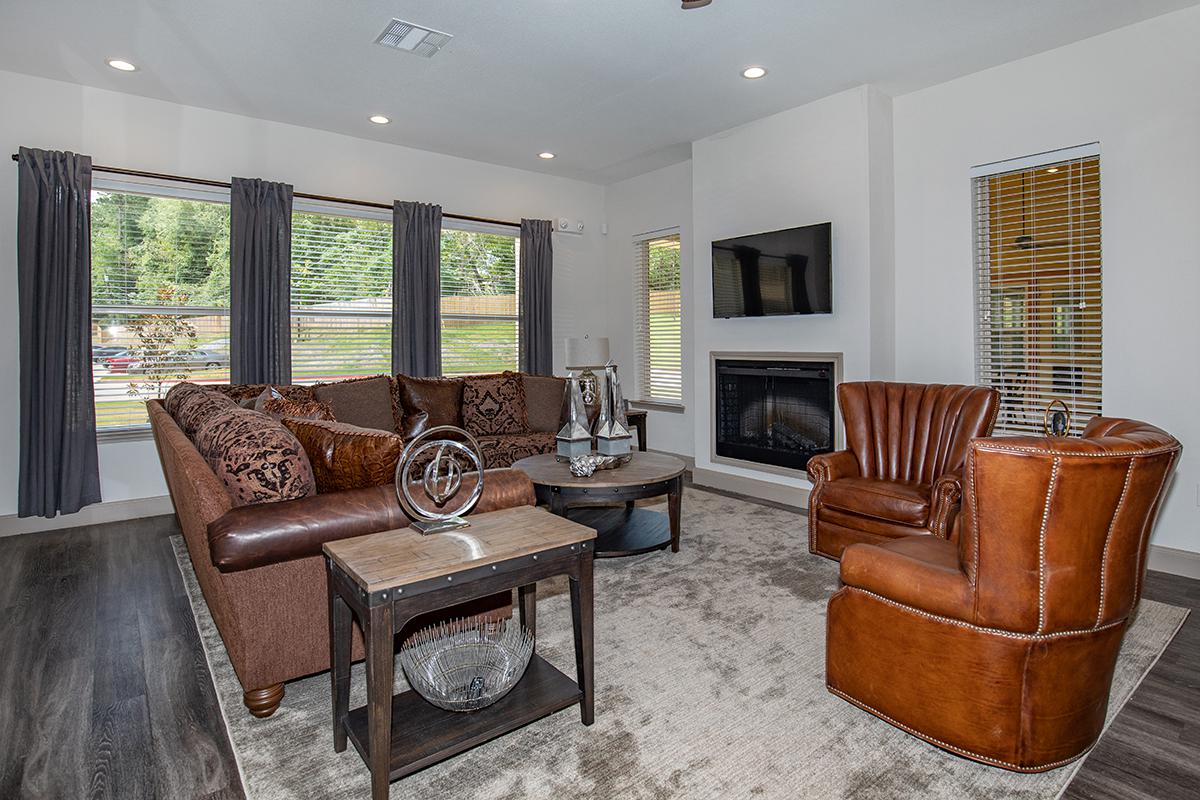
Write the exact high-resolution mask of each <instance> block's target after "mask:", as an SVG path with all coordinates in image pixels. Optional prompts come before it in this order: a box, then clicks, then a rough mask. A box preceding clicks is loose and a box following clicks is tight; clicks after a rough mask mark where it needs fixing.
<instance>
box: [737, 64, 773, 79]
mask: <svg viewBox="0 0 1200 800" xmlns="http://www.w3.org/2000/svg"><path fill="white" fill-rule="evenodd" d="M766 74H767V70H766V68H765V67H746V68H745V69H744V70H742V77H743V78H745V79H747V80H751V81H756V80H758V79H759V78H761V77H762V76H764V75H766Z"/></svg>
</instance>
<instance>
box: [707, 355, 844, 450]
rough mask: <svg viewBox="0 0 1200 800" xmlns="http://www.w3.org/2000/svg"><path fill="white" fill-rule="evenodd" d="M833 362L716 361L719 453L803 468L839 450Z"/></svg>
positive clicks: (721, 359) (835, 369)
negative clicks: (835, 427)
mask: <svg viewBox="0 0 1200 800" xmlns="http://www.w3.org/2000/svg"><path fill="white" fill-rule="evenodd" d="M836 372H837V365H836V362H834V361H791V360H788V361H784V360H773V361H764V360H758V359H724V358H716V359H715V361H714V375H713V377H714V387H715V391H716V414H715V416H716V432H715V439H714V452H715V455H716V456H718V457H724V458H731V459H737V460H739V461H751V462H754V463H757V464H769V465H772V466H775V467H784V468H789V469H796V470H803V469H804V468H805V467H806V466H807V465H808V460H809V459H810V458H812V457H813V456H815V455H817V454H818V453H828V452H831V451H832V450H833V449H834V400H833V392H834V387H835V383H836V380H837V376H836V374H835V373H836Z"/></svg>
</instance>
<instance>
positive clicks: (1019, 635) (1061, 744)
mask: <svg viewBox="0 0 1200 800" xmlns="http://www.w3.org/2000/svg"><path fill="white" fill-rule="evenodd" d="M1180 449H1181V448H1180V445H1179V442H1177V441H1176V440H1175V439H1174V438H1173V437H1171V436H1170V435H1168V434H1167V433H1164V432H1163V431H1161V430H1159V429H1158V428H1155V427H1153V426H1151V425H1147V424H1145V423H1143V422H1137V421H1134V420H1120V419H1106V418H1102V417H1097V418H1095V419H1093V420H1092V421H1091V422H1090V423H1089V424H1088V426H1087V429H1086V430H1085V431H1084V433H1083V438H1082V439H1043V438H1038V437H1022V438H995V439H977V440H975V441H974V442H973V443H971V445H970V454H969V457H968V461H967V468H966V469H967V472H966V479H967V486H968V491H967V494H966V498H965V504H964V507H963V513H962V515H961V516H960V517H959V521H958V524H957V527H958V528H959V535H958V537H957V541H947V540H944V539H939V538H935V537H932V536H924V537H909V538H905V539H900V540H897V541H892V542H888V543H886V544H880V545H867V544H856V545H853V546H851V547H848V548H846V551H845V553H844V554H843V556H842V564H841V575H842V584H843V585H842V588H841V589H840V590H839V591H838V592H837V593H836V594H835V595H833V597H832V598H830V600H829V608H828V620H827V628H826V653H825V680H826V683H827V685H828V687H829V690H830V691H831V692H833V693H834V694H837V695H839V696H840V697H843V698H845V699H846V700H849V701H850V702H851V703H854V704H855V705H857V706H859V707H860V708H862V709H865V710H866V711H869V712H871V713H872V714H874V715H876V716H878V717H880V718H881V719H884V720H886V721H887V722H890V723H892V724H893V725H895V726H897V727H899V728H902V729H903V730H905V731H908V732H909V733H911V734H913V735H915V736H918V737H920V738H922V739H925V740H926V741H928V742H931V743H933V744H935V745H937V746H939V747H942V748H944V749H946V750H949V751H951V752H954V753H957V754H959V755H962V756H966V757H967V758H972V759H975V760H977V761H982V762H984V763H987V764H992V765H995V766H999V767H1004V768H1006V769H1011V770H1018V771H1022V772H1040V771H1042V770H1047V769H1051V768H1053V767H1057V766H1060V765H1062V764H1065V763H1067V762H1069V761H1072V760H1073V759H1076V758H1078V757H1079V756H1081V755H1082V754H1083V753H1085V752H1086V751H1087V750H1088V749H1089V748H1090V747H1091V746H1092V745H1093V744H1095V742H1096V739H1097V737H1099V735H1100V730H1101V728H1102V727H1103V725H1104V716H1105V711H1106V708H1107V704H1108V693H1109V687H1110V684H1111V682H1112V675H1113V669H1114V666H1115V664H1116V660H1117V651H1118V649H1119V648H1120V646H1121V639H1122V638H1123V636H1124V634H1125V628H1126V625H1127V623H1128V620H1129V617H1130V613H1131V612H1132V610H1133V609H1134V607H1135V606H1136V605H1137V601H1138V598H1139V597H1140V594H1141V586H1142V583H1141V582H1142V577H1143V575H1144V573H1145V569H1146V549H1147V543H1148V541H1149V539H1150V530H1151V528H1152V527H1153V523H1154V518H1155V516H1156V514H1157V512H1158V507H1159V503H1160V502H1161V500H1162V496H1163V493H1164V489H1165V487H1166V485H1167V482H1168V480H1169V478H1170V476H1171V472H1172V470H1173V469H1174V467H1175V463H1176V460H1177V459H1178V457H1179V452H1180Z"/></svg>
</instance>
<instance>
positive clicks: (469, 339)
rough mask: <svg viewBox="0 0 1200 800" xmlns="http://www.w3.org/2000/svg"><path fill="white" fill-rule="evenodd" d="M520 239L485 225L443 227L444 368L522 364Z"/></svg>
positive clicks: (464, 371) (479, 369)
mask: <svg viewBox="0 0 1200 800" xmlns="http://www.w3.org/2000/svg"><path fill="white" fill-rule="evenodd" d="M519 246H520V239H519V238H518V237H516V236H514V235H512V234H510V233H503V232H500V231H496V230H493V229H491V228H490V226H489V227H488V228H484V227H483V226H480V227H479V228H475V227H474V226H473V227H472V228H470V229H467V228H465V227H464V228H462V229H459V228H455V229H449V228H443V229H442V372H443V373H444V374H446V375H468V374H472V373H486V372H500V371H503V370H506V369H510V370H516V369H519V361H520V355H519V349H518V341H517V336H518V324H517V321H518V319H519V317H518V313H519V312H518V308H519V305H518V301H517V263H518V261H519V255H518V249H519Z"/></svg>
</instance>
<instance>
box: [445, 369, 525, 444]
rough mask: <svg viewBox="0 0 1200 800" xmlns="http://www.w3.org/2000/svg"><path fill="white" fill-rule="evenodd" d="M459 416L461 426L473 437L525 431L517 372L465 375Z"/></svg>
mask: <svg viewBox="0 0 1200 800" xmlns="http://www.w3.org/2000/svg"><path fill="white" fill-rule="evenodd" d="M462 416H463V427H464V428H466V429H467V430H468V431H470V432H471V433H473V434H474V435H476V436H502V435H504V434H512V433H528V432H529V417H528V414H527V412H526V409H525V383H524V381H522V380H521V375H520V373H517V372H502V373H500V374H499V375H475V376H471V377H467V378H464V379H463V395H462Z"/></svg>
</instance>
